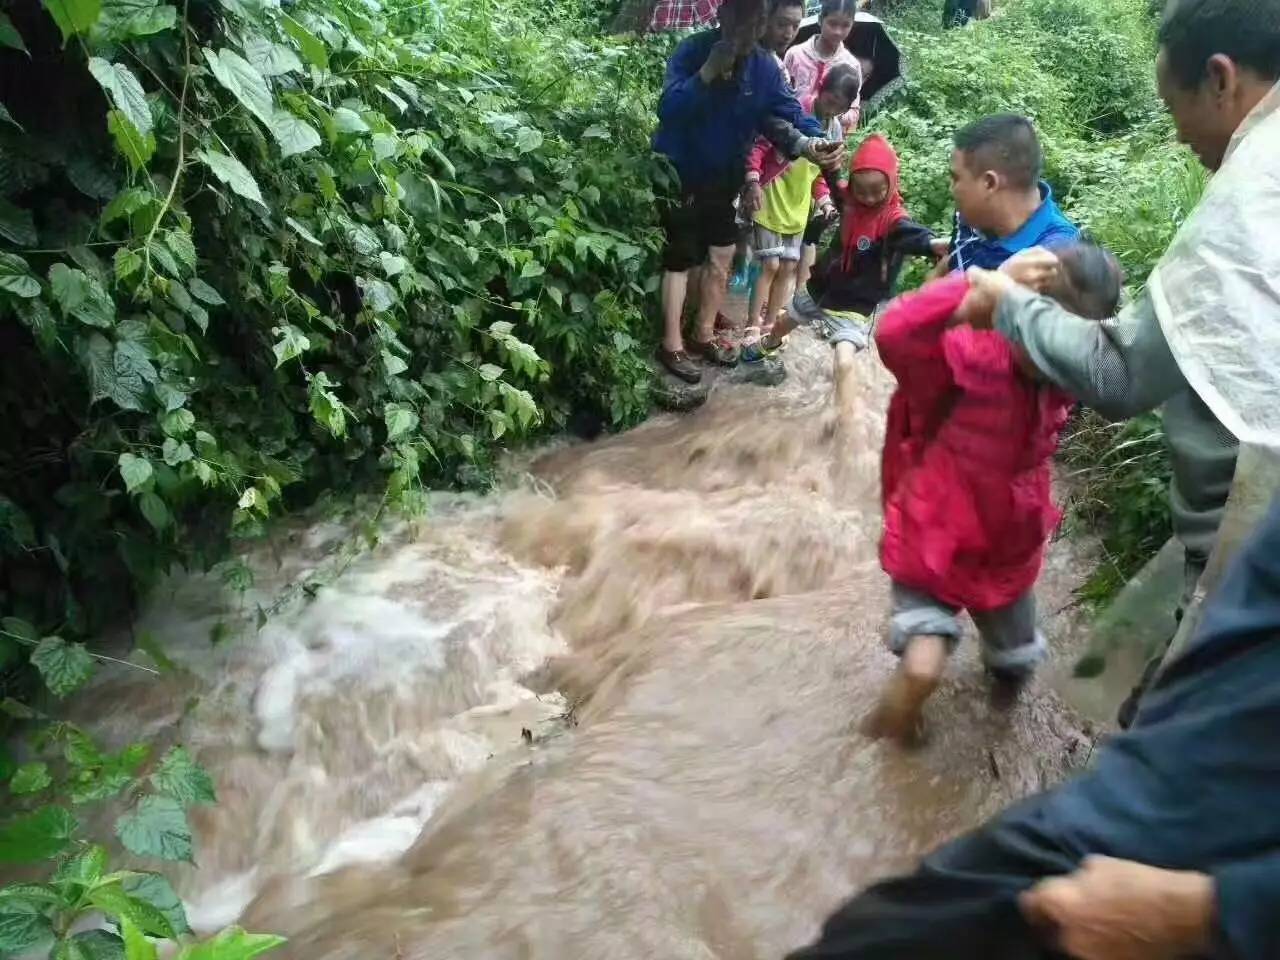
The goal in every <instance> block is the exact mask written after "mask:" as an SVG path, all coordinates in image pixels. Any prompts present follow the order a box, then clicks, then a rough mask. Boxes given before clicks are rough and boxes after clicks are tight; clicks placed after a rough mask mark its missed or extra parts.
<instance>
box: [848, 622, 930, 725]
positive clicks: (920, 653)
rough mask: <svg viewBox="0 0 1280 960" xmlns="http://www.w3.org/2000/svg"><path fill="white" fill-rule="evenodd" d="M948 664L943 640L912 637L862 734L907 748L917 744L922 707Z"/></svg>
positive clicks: (922, 712)
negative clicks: (884, 738) (893, 741)
mask: <svg viewBox="0 0 1280 960" xmlns="http://www.w3.org/2000/svg"><path fill="white" fill-rule="evenodd" d="M946 664H947V641H946V639H945V638H944V637H935V636H925V637H914V638H912V640H911V642H910V643H909V644H907V649H906V650H905V651H903V654H902V662H901V663H899V664H898V670H897V672H896V673H895V674H894V675H893V679H892V680H890V681H889V685H888V687H886V688H885V691H884V693H883V694H881V696H880V702H879V703H878V704H877V705H876V708H875V710H873V711H872V712H871V715H870V716H869V717H868V718H867V722H866V724H865V726H864V732H865V733H866V734H867V735H868V736H871V737H876V738H879V737H887V738H889V739H893V740H897V741H898V742H899V743H902V744H903V745H906V746H910V745H913V744H915V743H918V742H919V741H920V737H921V732H922V730H923V727H924V723H923V721H924V716H923V714H924V705H925V703H926V701H928V699H929V697H930V696H931V695H932V694H933V691H934V690H935V689H937V686H938V682H939V681H940V680H941V679H942V672H943V670H944V668H945V667H946Z"/></svg>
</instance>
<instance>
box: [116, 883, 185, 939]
mask: <svg viewBox="0 0 1280 960" xmlns="http://www.w3.org/2000/svg"><path fill="white" fill-rule="evenodd" d="M121 886H123V887H124V890H125V893H127V894H129V896H131V897H135V898H137V899H139V900H145V901H147V903H149V904H151V905H152V906H153V907H155V908H156V909H157V910H159V911H160V912H161V913H163V914H164V915H165V918H166V919H167V920H168V921H169V926H171V927H173V929H174V932H176V933H177V934H178V935H179V936H185V935H186V934H188V933H190V932H191V925H190V924H189V923H188V922H187V911H186V908H184V907H183V905H182V898H181V897H179V896H178V894H177V893H176V892H175V891H174V889H173V885H172V884H171V883H169V881H168V879H167V878H166V877H165V876H164V874H160V873H134V874H130V875H129V876H127V877H125V878H124V880H123V881H121Z"/></svg>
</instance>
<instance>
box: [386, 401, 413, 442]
mask: <svg viewBox="0 0 1280 960" xmlns="http://www.w3.org/2000/svg"><path fill="white" fill-rule="evenodd" d="M382 419H383V421H384V422H385V423H386V425H387V442H388V443H390V442H391V441H393V440H397V439H399V438H400V437H403V436H404V435H405V434H406V433H409V432H410V431H412V430H414V429H416V428H417V426H418V414H417V411H415V410H414V409H413V407H411V406H409V405H408V404H407V403H388V404H387V405H386V406H385V407H383V408H382Z"/></svg>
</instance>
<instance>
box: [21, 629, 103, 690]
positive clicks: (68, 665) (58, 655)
mask: <svg viewBox="0 0 1280 960" xmlns="http://www.w3.org/2000/svg"><path fill="white" fill-rule="evenodd" d="M31 665H32V666H34V667H35V668H36V669H37V670H39V671H40V676H41V677H43V678H44V684H45V686H46V687H48V688H49V690H50V691H52V692H53V694H54V696H58V697H65V696H66V695H67V694H69V693H72V692H74V691H76V690H78V689H79V688H80V687H82V686H83V685H84V684H85V681H87V680H88V679H89V678H90V677H91V676H93V658H92V657H91V656H89V651H88V650H86V649H85V646H84V644H83V643H67V641H65V640H63V639H62V638H61V637H45V638H44V639H43V640H41V641H40V644H39V646H37V647H36V648H35V650H34V651H33V652H32V654H31Z"/></svg>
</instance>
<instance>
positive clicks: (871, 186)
mask: <svg viewBox="0 0 1280 960" xmlns="http://www.w3.org/2000/svg"><path fill="white" fill-rule="evenodd" d="M849 195H850V196H851V197H852V198H853V202H854V203H856V204H859V205H861V206H864V207H878V206H880V204H882V203H884V202H885V201H886V200H888V199H889V178H888V177H887V176H885V175H884V174H883V173H881V172H880V171H879V170H855V171H854V172H853V173H851V174H850V175H849Z"/></svg>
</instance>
